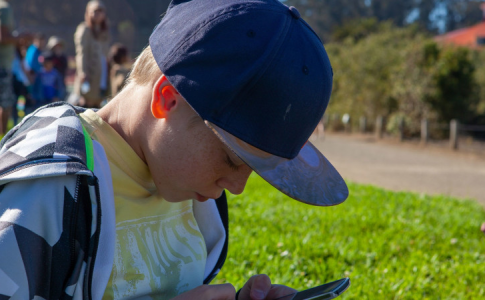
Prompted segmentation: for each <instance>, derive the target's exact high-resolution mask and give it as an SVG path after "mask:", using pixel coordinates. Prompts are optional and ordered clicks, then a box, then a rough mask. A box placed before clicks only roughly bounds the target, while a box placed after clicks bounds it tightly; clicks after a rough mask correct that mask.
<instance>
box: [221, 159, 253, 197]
mask: <svg viewBox="0 0 485 300" xmlns="http://www.w3.org/2000/svg"><path fill="white" fill-rule="evenodd" d="M252 171H253V170H252V169H251V168H250V167H249V166H248V165H246V164H244V165H241V166H240V167H239V168H238V170H237V171H233V172H232V173H231V174H230V175H228V176H226V177H223V178H221V179H219V183H218V185H219V186H220V187H222V188H224V189H226V190H228V191H229V192H230V193H231V194H233V195H239V194H241V193H242V192H243V191H244V187H245V186H246V183H247V181H248V178H249V175H251V172H252Z"/></svg>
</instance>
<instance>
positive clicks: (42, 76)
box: [32, 57, 63, 108]
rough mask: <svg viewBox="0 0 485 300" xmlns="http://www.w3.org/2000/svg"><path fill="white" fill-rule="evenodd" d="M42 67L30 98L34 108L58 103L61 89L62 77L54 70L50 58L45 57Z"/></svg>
mask: <svg viewBox="0 0 485 300" xmlns="http://www.w3.org/2000/svg"><path fill="white" fill-rule="evenodd" d="M42 66H43V68H42V69H41V70H40V71H39V73H38V74H37V76H36V78H35V82H34V86H33V92H32V97H33V98H34V100H35V108H38V107H40V106H42V105H45V104H48V103H51V102H56V101H59V100H60V98H61V92H62V89H63V82H62V77H61V75H60V74H59V72H58V71H57V70H56V69H55V68H54V61H53V60H52V58H51V57H45V58H44V62H43V63H42Z"/></svg>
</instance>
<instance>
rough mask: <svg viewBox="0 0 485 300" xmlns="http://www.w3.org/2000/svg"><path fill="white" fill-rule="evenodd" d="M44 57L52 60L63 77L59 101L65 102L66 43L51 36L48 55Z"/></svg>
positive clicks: (47, 50) (48, 43) (47, 49)
mask: <svg viewBox="0 0 485 300" xmlns="http://www.w3.org/2000/svg"><path fill="white" fill-rule="evenodd" d="M44 57H46V58H48V59H50V60H51V61H52V64H53V66H54V69H55V70H57V72H58V73H59V75H60V77H61V83H62V87H61V90H60V91H59V99H61V100H63V99H64V98H65V94H66V93H65V91H66V88H65V80H66V72H67V56H66V54H65V53H64V41H63V40H62V39H61V38H59V37H57V36H51V37H50V38H49V41H48V42H47V47H46V53H45V54H44Z"/></svg>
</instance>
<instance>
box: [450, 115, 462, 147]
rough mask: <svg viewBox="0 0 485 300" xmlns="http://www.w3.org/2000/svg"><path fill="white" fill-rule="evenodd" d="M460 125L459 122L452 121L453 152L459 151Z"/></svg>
mask: <svg viewBox="0 0 485 300" xmlns="http://www.w3.org/2000/svg"><path fill="white" fill-rule="evenodd" d="M459 127H460V124H459V123H458V121H457V120H455V119H453V120H451V121H450V148H451V149H453V150H457V149H458V135H459V134H458V129H459Z"/></svg>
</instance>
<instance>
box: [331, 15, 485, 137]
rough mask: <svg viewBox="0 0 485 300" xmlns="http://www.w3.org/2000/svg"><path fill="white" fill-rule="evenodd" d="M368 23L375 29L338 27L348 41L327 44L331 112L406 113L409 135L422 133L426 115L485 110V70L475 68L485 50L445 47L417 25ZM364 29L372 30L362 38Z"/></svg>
mask: <svg viewBox="0 0 485 300" xmlns="http://www.w3.org/2000/svg"><path fill="white" fill-rule="evenodd" d="M363 23H364V24H368V27H369V28H373V29H375V31H374V32H371V31H370V30H366V29H362V30H360V29H359V30H356V31H355V32H351V31H349V30H348V29H346V28H347V27H345V28H343V29H342V31H336V32H339V37H342V38H343V40H342V39H340V42H335V43H330V44H327V45H326V49H327V52H328V55H329V57H330V61H331V62H332V66H333V69H334V88H333V94H332V99H331V101H330V104H329V108H328V113H329V114H332V113H338V114H340V115H342V114H344V113H349V114H350V115H351V116H352V117H353V119H354V120H357V119H358V118H359V117H360V116H366V117H368V118H369V119H370V120H371V121H372V120H375V118H376V117H377V116H379V115H381V116H384V117H386V118H387V119H388V120H390V119H391V120H394V119H396V118H397V117H398V116H403V115H404V116H406V119H407V123H408V124H406V128H407V130H409V134H411V135H416V134H418V133H419V130H420V125H419V123H420V120H421V119H423V118H427V119H428V120H430V122H449V121H450V120H451V119H455V118H456V119H458V120H460V121H462V122H469V121H470V120H473V118H474V117H475V116H477V115H478V114H480V112H483V111H484V110H485V71H484V70H481V69H480V70H478V69H477V68H476V67H475V66H478V65H480V63H482V64H485V55H483V54H479V53H478V52H476V51H472V50H469V49H465V48H455V47H447V48H445V47H442V46H440V45H438V44H437V43H436V42H434V41H433V40H432V39H431V38H430V37H429V36H428V35H427V34H423V33H421V32H420V30H419V28H418V27H416V26H411V27H406V28H397V27H394V26H392V25H391V24H390V23H384V24H383V25H382V26H378V25H376V24H375V23H373V21H372V20H363ZM364 27H365V26H364ZM377 28H378V29H377ZM362 32H365V33H369V34H368V35H367V36H365V37H364V38H362V37H363V36H364V34H363V33H362ZM480 99H482V100H481V101H480ZM393 126H394V125H392V124H391V125H390V127H388V128H389V129H390V130H391V131H393V128H394V127H395V126H394V127H393ZM391 127H392V128H391Z"/></svg>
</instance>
